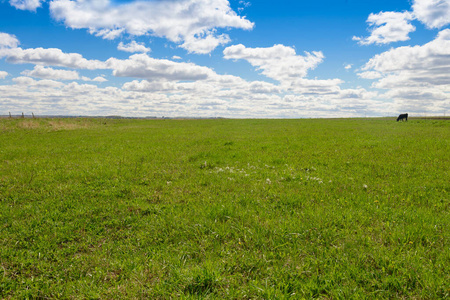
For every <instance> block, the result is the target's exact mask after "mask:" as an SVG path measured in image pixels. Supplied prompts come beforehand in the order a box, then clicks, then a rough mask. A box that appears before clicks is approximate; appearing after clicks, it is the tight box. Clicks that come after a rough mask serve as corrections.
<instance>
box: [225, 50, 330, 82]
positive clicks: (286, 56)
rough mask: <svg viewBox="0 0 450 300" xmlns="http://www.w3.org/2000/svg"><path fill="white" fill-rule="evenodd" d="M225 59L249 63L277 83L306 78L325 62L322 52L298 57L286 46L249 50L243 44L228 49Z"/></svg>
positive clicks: (306, 53) (307, 53)
mask: <svg viewBox="0 0 450 300" xmlns="http://www.w3.org/2000/svg"><path fill="white" fill-rule="evenodd" d="M223 54H224V57H225V59H234V60H239V59H243V60H246V61H248V62H249V63H250V64H251V65H252V66H254V67H256V68H257V69H258V70H261V73H262V74H263V75H265V76H267V77H269V78H272V79H275V80H277V81H280V82H283V81H289V82H290V81H292V80H293V79H295V78H301V77H305V76H306V75H307V73H308V70H311V69H314V68H315V67H316V66H317V65H318V64H319V63H321V62H322V61H323V58H324V56H323V54H322V52H320V51H319V52H312V53H309V52H305V56H301V55H297V54H296V53H295V49H294V48H292V47H287V46H284V45H274V46H273V47H269V48H247V47H245V46H244V45H242V44H239V45H234V46H230V47H227V48H226V49H225V50H224V51H223Z"/></svg>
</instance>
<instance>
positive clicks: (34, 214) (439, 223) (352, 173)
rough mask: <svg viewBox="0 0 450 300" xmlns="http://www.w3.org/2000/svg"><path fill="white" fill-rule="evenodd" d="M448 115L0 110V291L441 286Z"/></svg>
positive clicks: (446, 246)
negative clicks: (276, 116)
mask: <svg viewBox="0 0 450 300" xmlns="http://www.w3.org/2000/svg"><path fill="white" fill-rule="evenodd" d="M449 192H450V122H448V120H440V119H411V120H409V121H408V122H395V118H380V119H333V120H327V119H311V120H306V119H304V120H226V119H220V120H112V119H0V264H1V268H0V298H5V299H10V298H11V299H13V298H14V299H16V298H17V299H26V298H29V299H35V298H38V299H125V298H127V299H133V298H134V299H158V298H160V299H167V298H192V299H197V298H209V299H221V298H222V299H285V298H290V297H292V298H293V299H302V298H306V299H311V298H321V299H387V298H396V299H443V298H450V196H449Z"/></svg>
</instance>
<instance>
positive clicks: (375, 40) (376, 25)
mask: <svg viewBox="0 0 450 300" xmlns="http://www.w3.org/2000/svg"><path fill="white" fill-rule="evenodd" d="M411 20H413V15H412V14H411V13H410V12H401V13H399V12H380V13H378V14H370V15H369V18H368V19H367V23H369V27H370V28H371V30H370V31H371V34H370V36H368V37H366V38H361V37H356V36H354V37H353V40H355V41H358V43H359V44H361V45H370V44H389V43H392V42H399V41H407V40H409V36H408V35H409V33H411V32H413V31H415V30H416V28H415V27H414V26H413V25H411V23H410V21H411Z"/></svg>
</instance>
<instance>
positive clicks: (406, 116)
mask: <svg viewBox="0 0 450 300" xmlns="http://www.w3.org/2000/svg"><path fill="white" fill-rule="evenodd" d="M403 120H405V121H408V114H401V115H399V116H398V118H397V122H398V121H403Z"/></svg>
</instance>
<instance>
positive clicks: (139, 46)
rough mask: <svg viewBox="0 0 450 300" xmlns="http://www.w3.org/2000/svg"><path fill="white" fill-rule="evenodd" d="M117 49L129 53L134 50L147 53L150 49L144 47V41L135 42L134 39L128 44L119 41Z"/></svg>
mask: <svg viewBox="0 0 450 300" xmlns="http://www.w3.org/2000/svg"><path fill="white" fill-rule="evenodd" d="M117 49H118V50H121V51H125V52H130V53H136V52H141V53H147V52H150V51H151V49H150V48H147V47H145V45H144V43H137V42H136V41H132V42H130V43H128V44H124V43H122V42H120V43H119V46H117Z"/></svg>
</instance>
